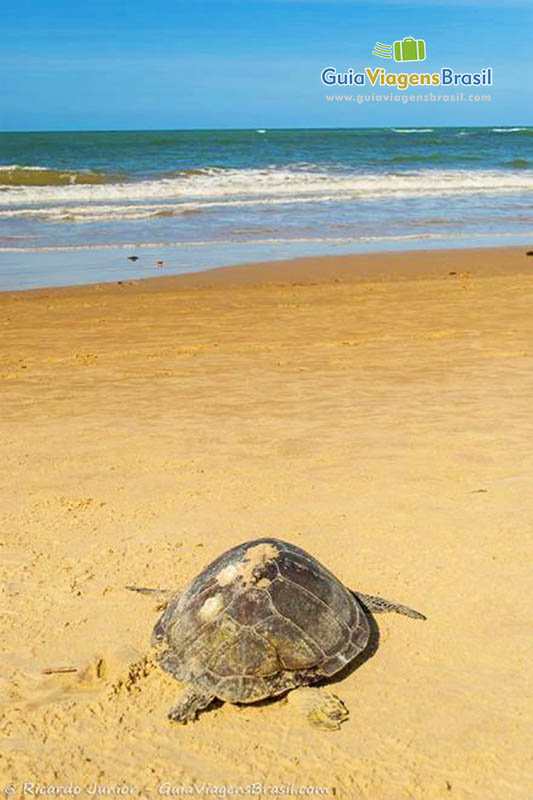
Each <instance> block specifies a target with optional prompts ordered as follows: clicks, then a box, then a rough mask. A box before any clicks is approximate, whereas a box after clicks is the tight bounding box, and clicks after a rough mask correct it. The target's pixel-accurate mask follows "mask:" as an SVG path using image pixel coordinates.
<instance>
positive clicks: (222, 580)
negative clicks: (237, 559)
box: [217, 564, 239, 586]
mask: <svg viewBox="0 0 533 800" xmlns="http://www.w3.org/2000/svg"><path fill="white" fill-rule="evenodd" d="M238 574H239V567H238V565H237V564H228V566H227V567H224V569H221V570H220V572H219V573H218V575H217V583H218V584H219V585H220V586H227V585H228V584H229V583H231V582H232V581H234V580H235V578H236V577H237V575H238Z"/></svg>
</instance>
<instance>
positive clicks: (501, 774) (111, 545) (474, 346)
mask: <svg viewBox="0 0 533 800" xmlns="http://www.w3.org/2000/svg"><path fill="white" fill-rule="evenodd" d="M526 249H527V248H526V247H520V248H486V249H478V250H441V251H433V252H428V251H419V252H413V253H411V252H405V253H386V254H372V255H351V256H342V257H333V256H328V257H325V258H319V259H300V260H295V261H291V262H277V263H265V264H256V265H249V266H240V267H231V268H223V269H218V270H212V271H207V272H202V273H195V274H188V275H178V276H174V277H171V276H168V277H160V278H157V279H147V280H137V279H131V280H130V279H128V278H126V277H125V278H124V280H121V281H120V282H113V283H99V284H93V285H86V286H76V287H58V288H41V289H35V290H30V291H27V292H16V291H10V292H4V293H0V320H1V324H2V353H1V359H2V360H1V363H0V378H1V382H2V415H1V417H0V441H1V453H2V455H1V470H2V472H1V481H0V485H1V494H2V512H1V514H2V524H1V527H2V530H3V535H2V537H1V538H2V551H1V552H2V563H3V573H4V574H3V578H2V586H3V604H2V605H3V612H2V613H3V630H4V635H3V637H2V653H1V664H2V668H1V676H2V677H1V684H0V692H1V695H0V696H1V706H2V709H1V710H2V714H1V717H2V722H1V724H0V730H1V734H2V735H1V741H0V775H1V776H2V779H3V781H4V783H5V784H6V786H7V785H9V786H11V785H13V786H14V787H15V788H14V790H13V794H12V796H14V797H22V796H27V795H28V792H26V794H25V795H23V794H22V786H23V782H24V781H27V782H30V783H31V782H33V783H34V784H35V785H40V786H43V787H51V786H52V787H53V786H60V787H67V786H69V785H72V786H79V787H80V796H84V795H86V794H98V793H99V794H113V793H114V794H115V795H116V794H117V793H119V790H118V789H117V787H125V789H124V791H122V790H121V793H123V794H129V796H136V797H143V798H155V797H158V796H165V795H166V796H170V795H173V796H179V795H180V793H181V794H182V795H183V794H187V791H186V790H187V787H189V788H190V789H191V791H190V792H189V794H193V793H196V794H201V795H202V794H203V795H205V796H216V795H217V793H218V796H222V795H223V792H224V791H225V792H226V793H227V794H228V796H229V788H231V787H233V793H234V794H237V795H238V792H237V791H236V790H237V789H239V790H240V792H241V796H246V794H244V791H245V790H246V789H247V788H250V787H253V786H255V787H257V786H258V785H261V786H262V787H264V796H265V797H266V796H275V795H276V794H277V795H278V796H279V795H281V794H283V791H281V789H283V787H285V795H286V796H287V795H288V792H289V789H290V790H291V791H292V792H293V795H295V796H296V792H297V791H299V790H301V789H305V790H309V791H308V793H307V795H306V796H311V794H312V796H329V797H336V798H341V799H342V800H359V798H360V799H361V800H408V799H409V800H410V799H411V798H416V799H418V798H420V800H433V799H434V798H435V800H436V799H437V798H462V799H463V798H464V800H491V799H492V798H494V800H496V798H497V799H498V800H502V799H503V798H505V799H506V800H511V799H512V800H522V798H523V800H526V798H530V797H531V779H532V777H531V752H532V747H533V735H532V728H531V707H530V697H531V684H530V679H529V675H530V664H531V657H532V644H531V635H530V632H531V612H530V608H531V576H530V569H529V566H528V563H527V554H528V551H529V552H530V547H531V532H532V524H531V520H532V518H533V452H532V448H531V433H532V423H531V397H532V390H533V386H532V366H533V364H532V362H533V339H532V336H533V321H532V320H533V317H532V314H531V307H532V299H533V258H532V257H527V256H526V254H525V251H526ZM73 258H75V254H73ZM262 536H269V537H272V536H273V537H276V538H279V539H282V540H286V541H289V542H293V543H295V544H297V545H299V546H300V547H303V548H304V549H305V550H308V551H309V552H310V553H312V554H313V555H314V556H315V557H316V558H318V559H319V560H320V561H321V562H322V563H324V564H325V565H326V566H327V567H328V568H329V569H330V570H332V571H333V572H334V573H335V574H336V575H337V576H338V577H339V579H340V580H341V581H342V582H343V583H345V584H346V585H347V586H348V587H350V588H352V589H356V590H360V591H362V592H366V593H368V594H379V595H382V596H384V597H386V598H390V599H391V600H395V601H397V602H400V603H403V604H406V605H408V606H411V607H413V608H415V609H418V610H419V611H421V612H423V613H424V614H425V615H426V616H427V621H425V622H423V621H419V620H413V619H409V618H407V617H403V616H399V615H395V614H384V615H379V616H376V622H377V625H378V626H379V632H380V641H379V647H378V648H377V650H376V652H375V653H374V654H373V656H372V657H371V658H369V659H368V660H367V661H366V662H365V663H364V664H362V666H361V667H360V668H358V669H356V670H355V671H353V672H351V673H350V674H348V675H346V676H344V677H343V678H342V680H335V681H334V682H333V683H332V685H331V687H330V689H331V690H332V691H333V692H335V693H336V694H337V695H338V696H339V697H341V698H342V700H343V701H344V702H345V704H346V706H347V708H348V709H349V711H350V718H349V720H348V721H347V722H346V723H344V724H343V725H342V727H341V729H340V730H339V731H334V732H327V731H323V730H318V729H315V728H312V727H310V726H309V725H308V724H307V722H306V721H305V720H304V719H303V718H302V717H300V716H298V715H297V714H296V713H295V711H294V708H293V706H292V705H291V704H290V703H288V702H287V701H286V700H285V699H283V698H282V699H280V700H277V701H275V702H268V703H266V702H265V703H261V704H259V705H250V706H232V705H229V704H224V705H219V706H217V707H215V708H213V709H212V710H209V711H206V712H205V713H203V714H202V715H201V716H200V717H199V719H198V720H197V721H196V722H195V723H194V724H188V725H187V726H180V725H176V724H172V723H170V722H169V721H168V719H167V717H166V712H167V709H168V707H169V706H170V705H172V704H173V703H174V702H175V700H176V699H177V697H178V694H179V692H180V690H181V685H180V684H179V683H178V682H177V681H175V680H173V679H172V678H171V677H170V676H169V675H168V674H166V673H164V672H163V671H162V670H161V669H160V668H159V667H158V666H157V665H156V664H154V662H153V659H152V658H151V650H150V636H151V631H152V628H153V625H154V624H155V622H156V620H157V618H158V616H159V613H160V612H159V611H158V610H157V609H156V601H155V599H154V598H152V597H144V596H141V595H136V594H132V593H131V592H129V591H127V590H126V588H125V587H126V586H127V585H129V584H134V585H138V586H147V587H163V588H166V587H170V588H173V587H175V588H176V589H178V588H180V587H182V586H184V585H185V584H186V583H187V582H188V581H190V580H191V579H192V578H193V577H194V576H195V575H196V574H197V573H198V572H199V570H200V569H201V568H202V567H203V566H205V565H206V564H207V563H209V562H210V561H211V560H212V559H214V558H215V557H216V556H218V555H219V554H220V553H221V552H223V551H224V550H225V549H227V548H229V547H231V546H233V545H236V544H238V543H240V542H243V541H246V540H248V539H253V538H258V537H262ZM528 673H529V675H528ZM528 706H529V707H528ZM95 787H96V788H95ZM98 787H103V789H105V788H106V787H107V789H108V790H109V791H103V790H102V791H100V790H99V789H98ZM113 787H115V789H114V792H113V791H111V790H112V788H113ZM210 787H211V788H210ZM224 787H226V788H225V789H224ZM276 787H277V789H278V790H279V791H275V790H276ZM319 789H323V790H324V793H325V790H326V789H327V795H325V794H322V795H320V794H319ZM178 790H179V791H178ZM200 790H201V791H200ZM34 793H35V792H34ZM49 793H51V792H49ZM63 793H64V794H66V793H67V792H63ZM252 794H253V792H252V791H251V789H250V791H249V792H248V795H252ZM255 794H256V796H260V795H259V794H258V792H257V791H256V792H255Z"/></svg>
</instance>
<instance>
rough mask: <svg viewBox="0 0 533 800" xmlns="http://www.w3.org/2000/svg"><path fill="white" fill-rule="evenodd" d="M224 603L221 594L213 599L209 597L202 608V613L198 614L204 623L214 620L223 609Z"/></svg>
mask: <svg viewBox="0 0 533 800" xmlns="http://www.w3.org/2000/svg"><path fill="white" fill-rule="evenodd" d="M222 606H223V601H222V595H221V594H215V595H213V597H208V598H207V600H206V601H205V603H204V604H203V606H202V607H201V609H200V611H199V612H198V616H199V617H200V619H202V620H203V621H204V622H209V621H210V620H212V619H214V618H215V617H216V615H217V614H218V612H219V611H220V610H221V609H222Z"/></svg>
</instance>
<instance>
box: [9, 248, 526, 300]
mask: <svg viewBox="0 0 533 800" xmlns="http://www.w3.org/2000/svg"><path fill="white" fill-rule="evenodd" d="M527 251H528V246H527V245H523V246H506V247H491V246H487V247H472V248H454V247H453V248H452V247H450V248H442V249H427V250H422V249H416V250H386V251H380V252H371V253H348V254H341V255H318V256H310V257H309V256H303V257H299V258H294V259H288V260H279V261H278V260H275V261H258V262H244V263H241V264H235V265H231V266H222V267H213V268H208V269H203V270H199V271H195V272H184V273H177V274H172V275H157V276H154V277H142V278H127V277H124V278H123V279H122V280H115V281H96V282H94V283H92V282H91V283H80V284H66V285H60V286H54V285H52V286H43V287H36V288H30V289H5V290H2V291H0V301H1V299H2V298H3V297H5V296H12V295H22V296H26V297H31V296H39V295H40V294H42V293H43V292H46V293H50V292H57V293H58V294H59V293H61V294H79V293H83V292H90V291H91V290H98V291H102V290H104V289H112V288H113V287H118V286H120V287H121V289H122V290H124V289H126V288H127V289H128V290H129V291H130V292H131V291H135V292H137V291H142V290H145V291H160V290H164V289H180V288H183V289H195V288H224V287H225V286H255V285H264V284H265V283H281V284H284V283H290V282H294V281H297V282H299V283H302V285H307V284H309V283H312V282H316V281H325V282H328V281H335V280H338V281H342V282H347V283H352V282H357V281H372V280H374V279H376V280H392V281H394V280H402V279H407V278H422V277H425V278H431V277H443V276H445V275H447V274H448V275H449V273H450V272H457V270H459V269H460V270H461V271H466V272H469V273H471V274H476V275H499V274H506V273H513V274H516V273H520V272H522V271H523V272H524V273H525V274H529V272H530V271H531V268H533V257H531V256H527V254H526V253H527ZM428 260H431V264H430V265H428V263H427V262H428Z"/></svg>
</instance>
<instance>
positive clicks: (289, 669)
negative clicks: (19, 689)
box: [128, 538, 425, 728]
mask: <svg viewBox="0 0 533 800" xmlns="http://www.w3.org/2000/svg"><path fill="white" fill-rule="evenodd" d="M128 588H130V589H133V590H135V591H139V592H142V593H150V594H155V593H159V592H161V594H164V592H163V591H162V590H151V589H141V588H138V587H128ZM167 596H168V597H170V599H169V600H168V603H167V605H166V608H165V611H164V612H163V614H162V616H161V617H160V619H159V620H158V622H157V623H156V625H155V627H154V630H153V635H152V644H153V645H154V647H155V648H156V651H157V661H158V662H159V664H160V666H161V667H162V668H163V669H164V670H166V671H167V672H169V673H170V674H171V675H172V676H173V677H174V678H177V679H178V680H179V681H183V682H184V683H185V684H187V685H188V686H187V688H186V689H185V691H184V693H183V695H182V697H181V699H180V700H179V702H178V703H177V704H176V705H174V706H173V707H172V708H171V709H170V710H169V713H168V716H169V718H170V719H171V720H175V721H177V722H181V723H186V722H189V721H191V720H194V719H195V718H196V716H197V714H198V712H199V711H201V710H202V709H205V708H207V706H209V705H210V704H211V703H212V702H213V701H214V700H215V699H216V698H218V699H219V700H223V701H226V702H229V703H253V702H255V701H257V700H263V699H265V698H268V697H275V696H276V695H281V694H283V693H286V692H287V691H288V690H290V689H295V688H296V687H302V686H308V685H309V684H313V683H316V682H317V681H322V680H324V679H327V678H330V677H331V676H332V675H334V674H335V673H336V672H338V671H339V670H341V669H342V668H343V667H345V666H346V665H347V664H349V663H350V662H351V661H352V660H353V659H354V658H355V656H357V655H358V654H359V653H361V652H362V651H363V650H365V648H366V647H367V645H368V643H369V639H370V632H371V626H370V622H369V614H368V612H373V611H374V612H382V611H396V612H398V613H400V614H406V615H407V616H410V617H415V618H417V619H425V617H424V616H423V614H420V613H418V611H413V609H411V608H407V607H406V606H402V605H398V604H397V603H391V602H390V601H388V600H384V599H383V598H381V597H374V596H372V595H366V594H361V593H360V592H352V591H350V590H349V589H347V588H346V587H345V586H343V584H342V583H340V581H339V580H338V579H337V578H336V577H335V576H334V575H333V574H332V573H331V572H329V570H327V569H326V568H325V567H324V566H322V564H320V563H319V562H318V561H317V560H316V559H315V558H313V556H311V555H309V553H306V552H305V550H302V549H301V548H300V547H297V546H296V545H294V544H289V543H288V542H283V541H280V540H279V539H269V538H264V539H255V540H253V541H249V542H245V543H244V544H240V545H238V546H237V547H233V548H232V549H231V550H228V551H227V552H225V553H223V554H222V555H221V556H219V557H218V558H217V559H215V561H213V562H212V563H211V564H209V566H207V567H206V568H205V569H204V570H203V571H202V572H200V574H199V575H198V576H197V577H196V578H194V580H193V581H192V582H191V583H190V584H189V585H188V586H187V587H186V588H185V589H184V590H183V591H181V592H177V593H176V592H175V593H173V594H172V595H170V593H168V595H167ZM296 694H297V693H296ZM300 697H302V698H304V699H303V707H304V708H305V710H306V712H307V715H308V717H309V719H310V721H311V722H314V723H315V724H317V725H319V726H321V727H327V728H338V727H339V722H341V721H343V719H345V718H346V717H347V716H348V712H347V711H346V708H345V706H344V704H343V703H342V702H341V701H340V700H338V698H335V696H334V695H327V694H326V693H322V692H318V691H317V690H314V691H309V690H307V692H305V691H304V692H301V693H300ZM305 698H306V699H305ZM295 699H296V698H295Z"/></svg>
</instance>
